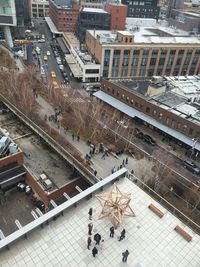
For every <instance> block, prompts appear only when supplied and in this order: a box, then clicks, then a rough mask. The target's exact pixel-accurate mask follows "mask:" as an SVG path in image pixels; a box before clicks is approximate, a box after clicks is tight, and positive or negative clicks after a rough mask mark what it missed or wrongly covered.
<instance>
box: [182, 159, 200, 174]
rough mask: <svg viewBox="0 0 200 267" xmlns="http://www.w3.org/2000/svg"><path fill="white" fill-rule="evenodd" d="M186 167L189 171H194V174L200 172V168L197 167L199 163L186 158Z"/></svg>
mask: <svg viewBox="0 0 200 267" xmlns="http://www.w3.org/2000/svg"><path fill="white" fill-rule="evenodd" d="M183 163H184V167H185V168H186V169H188V170H189V171H191V172H193V173H194V174H200V168H198V167H197V165H196V164H195V163H194V162H193V161H191V160H184V162H183Z"/></svg>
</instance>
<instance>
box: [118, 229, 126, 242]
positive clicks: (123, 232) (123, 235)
mask: <svg viewBox="0 0 200 267" xmlns="http://www.w3.org/2000/svg"><path fill="white" fill-rule="evenodd" d="M125 233H126V230H125V229H123V230H122V231H121V235H120V238H119V241H121V240H123V239H124V238H125Z"/></svg>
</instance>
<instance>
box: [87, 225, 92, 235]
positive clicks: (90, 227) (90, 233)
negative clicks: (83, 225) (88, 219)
mask: <svg viewBox="0 0 200 267" xmlns="http://www.w3.org/2000/svg"><path fill="white" fill-rule="evenodd" d="M92 228H93V224H92V223H89V224H88V235H92Z"/></svg>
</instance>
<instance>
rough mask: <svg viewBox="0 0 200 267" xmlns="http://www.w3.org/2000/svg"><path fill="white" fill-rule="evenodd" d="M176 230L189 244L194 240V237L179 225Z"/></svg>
mask: <svg viewBox="0 0 200 267" xmlns="http://www.w3.org/2000/svg"><path fill="white" fill-rule="evenodd" d="M174 230H175V231H176V232H178V233H179V234H180V235H182V236H183V237H184V238H185V239H186V240H187V241H188V242H190V241H191V240H192V236H191V235H190V234H188V233H187V232H186V231H185V230H184V229H183V228H181V227H180V226H179V225H177V226H176V227H175V228H174Z"/></svg>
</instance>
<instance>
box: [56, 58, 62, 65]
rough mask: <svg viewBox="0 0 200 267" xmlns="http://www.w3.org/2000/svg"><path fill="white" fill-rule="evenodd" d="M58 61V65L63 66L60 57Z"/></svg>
mask: <svg viewBox="0 0 200 267" xmlns="http://www.w3.org/2000/svg"><path fill="white" fill-rule="evenodd" d="M56 61H57V63H58V65H62V61H61V59H60V57H57V58H56Z"/></svg>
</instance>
